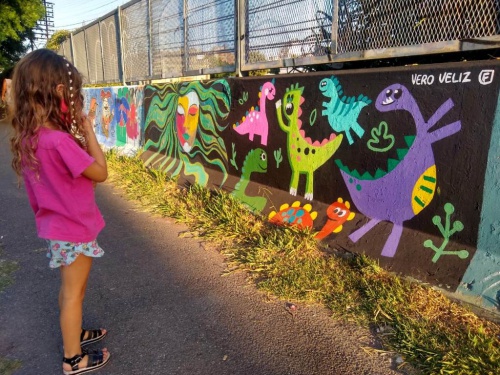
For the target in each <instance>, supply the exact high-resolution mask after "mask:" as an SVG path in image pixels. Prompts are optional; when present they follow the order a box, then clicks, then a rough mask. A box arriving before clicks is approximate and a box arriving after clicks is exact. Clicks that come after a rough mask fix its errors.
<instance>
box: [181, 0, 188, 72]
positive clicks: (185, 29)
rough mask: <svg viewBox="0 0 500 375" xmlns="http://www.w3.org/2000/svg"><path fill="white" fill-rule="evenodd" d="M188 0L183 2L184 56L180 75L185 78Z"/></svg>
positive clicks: (186, 67)
mask: <svg viewBox="0 0 500 375" xmlns="http://www.w3.org/2000/svg"><path fill="white" fill-rule="evenodd" d="M187 2H188V0H184V14H183V16H184V55H183V59H182V75H183V76H185V75H186V72H187V70H188V64H189V57H188V52H189V45H188V4H187Z"/></svg>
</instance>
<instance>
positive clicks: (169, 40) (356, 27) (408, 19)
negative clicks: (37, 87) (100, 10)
mask: <svg viewBox="0 0 500 375" xmlns="http://www.w3.org/2000/svg"><path fill="white" fill-rule="evenodd" d="M499 46H500V0H134V1H130V2H129V3H127V4H125V5H123V6H121V7H118V8H117V9H116V10H115V11H114V12H111V13H109V14H107V15H105V16H103V17H101V18H100V19H98V20H96V21H94V22H93V23H91V24H89V25H87V26H85V27H83V28H81V29H78V30H77V31H75V32H74V33H72V35H71V38H70V39H68V40H66V41H65V42H64V43H63V44H62V45H61V48H60V51H59V53H61V54H63V55H65V56H66V57H67V58H68V59H70V60H72V61H73V62H74V63H75V65H76V67H77V68H78V69H79V70H80V71H81V72H82V73H83V74H84V75H85V76H86V77H87V80H88V83H107V82H132V81H147V80H152V79H161V78H170V77H181V76H189V75H197V74H210V73H219V72H237V73H239V72H241V71H243V72H244V71H249V70H254V69H263V68H281V67H291V66H303V65H314V64H323V63H332V62H342V61H351V60H362V59H373V58H384V57H396V56H409V55H420V54H427V53H438V52H455V51H464V50H473V49H488V48H497V47H499Z"/></svg>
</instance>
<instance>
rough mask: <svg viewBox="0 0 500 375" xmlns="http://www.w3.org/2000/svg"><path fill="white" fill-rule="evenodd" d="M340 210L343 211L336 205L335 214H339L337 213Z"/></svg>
mask: <svg viewBox="0 0 500 375" xmlns="http://www.w3.org/2000/svg"><path fill="white" fill-rule="evenodd" d="M340 211H341V210H340V208H338V207H336V208H335V209H334V210H333V212H334V213H335V214H337V215H338V214H339V212H340Z"/></svg>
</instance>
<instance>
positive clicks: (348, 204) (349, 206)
mask: <svg viewBox="0 0 500 375" xmlns="http://www.w3.org/2000/svg"><path fill="white" fill-rule="evenodd" d="M345 206H346V207H347V208H349V209H351V204H350V203H349V201H345Z"/></svg>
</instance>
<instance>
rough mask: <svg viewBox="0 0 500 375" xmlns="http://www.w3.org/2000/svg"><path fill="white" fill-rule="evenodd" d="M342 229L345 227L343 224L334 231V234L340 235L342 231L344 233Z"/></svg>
mask: <svg viewBox="0 0 500 375" xmlns="http://www.w3.org/2000/svg"><path fill="white" fill-rule="evenodd" d="M342 228H343V225H342V224H341V225H339V226H338V227H337V228H335V229H334V230H333V233H339V232H340V231H342Z"/></svg>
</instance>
